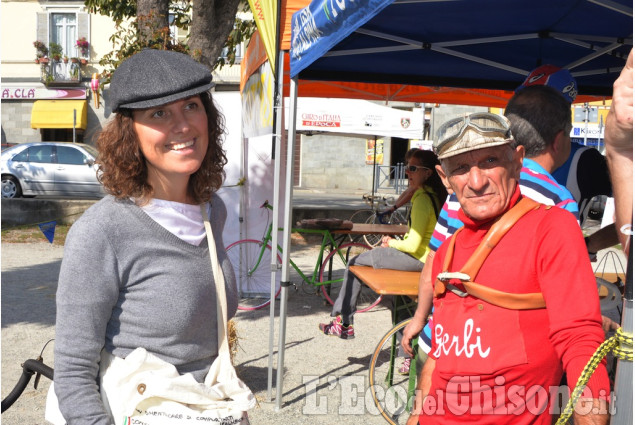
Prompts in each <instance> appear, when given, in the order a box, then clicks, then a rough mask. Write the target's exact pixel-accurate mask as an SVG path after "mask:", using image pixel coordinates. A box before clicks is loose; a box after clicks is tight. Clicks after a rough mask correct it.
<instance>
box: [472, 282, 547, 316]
mask: <svg viewBox="0 0 635 425" xmlns="http://www.w3.org/2000/svg"><path fill="white" fill-rule="evenodd" d="M462 283H463V286H464V287H465V291H466V292H467V293H468V294H470V295H471V296H473V297H476V298H480V299H482V300H483V301H487V302H488V303H490V304H494V305H497V306H499V307H504V308H508V309H510V310H531V309H534V308H545V298H544V297H543V296H542V293H541V292H531V293H525V294H513V293H510V292H503V291H499V290H496V289H493V288H490V287H488V286H485V285H481V284H479V283H476V282H471V281H470V282H462Z"/></svg>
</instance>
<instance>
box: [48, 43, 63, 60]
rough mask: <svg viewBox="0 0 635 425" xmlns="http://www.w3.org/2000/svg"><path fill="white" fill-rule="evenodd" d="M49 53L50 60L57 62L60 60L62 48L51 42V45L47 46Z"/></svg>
mask: <svg viewBox="0 0 635 425" xmlns="http://www.w3.org/2000/svg"><path fill="white" fill-rule="evenodd" d="M49 53H50V54H51V59H53V60H54V61H59V60H60V59H62V54H63V53H64V49H62V46H61V45H60V44H57V43H53V42H52V43H51V44H49Z"/></svg>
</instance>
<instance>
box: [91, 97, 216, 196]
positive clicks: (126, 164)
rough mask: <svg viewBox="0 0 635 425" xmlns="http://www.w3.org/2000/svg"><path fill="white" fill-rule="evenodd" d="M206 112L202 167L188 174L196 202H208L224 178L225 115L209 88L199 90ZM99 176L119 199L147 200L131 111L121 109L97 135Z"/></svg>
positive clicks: (143, 162) (142, 161)
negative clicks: (205, 148)
mask: <svg viewBox="0 0 635 425" xmlns="http://www.w3.org/2000/svg"><path fill="white" fill-rule="evenodd" d="M200 97H201V101H202V102H203V105H204V107H205V112H207V129H208V132H209V143H208V146H207V152H206V154H205V157H204V158H203V162H202V163H201V167H200V168H199V169H198V170H197V171H196V172H195V173H194V174H192V175H191V176H190V181H189V184H188V192H189V195H190V196H191V197H192V198H193V199H194V201H195V202H197V203H203V202H207V201H209V200H210V199H211V197H212V193H214V192H215V191H217V190H218V189H219V188H220V186H221V184H222V183H223V181H224V180H225V171H224V167H225V164H227V157H226V156H225V151H224V150H223V146H222V143H221V142H222V140H221V139H222V136H223V135H224V134H225V118H224V117H223V115H222V114H221V113H220V112H219V110H218V108H216V105H215V104H214V101H213V99H212V96H211V94H210V93H209V92H205V93H202V94H200ZM97 150H98V151H99V156H98V157H97V161H96V163H97V165H98V168H99V171H98V176H99V180H100V182H101V183H102V184H103V186H104V189H105V190H106V191H107V192H108V193H110V194H112V195H113V196H115V197H116V198H118V199H125V198H131V197H132V198H136V199H137V200H139V201H141V202H142V203H143V202H144V201H148V200H149V199H150V198H151V197H152V194H153V192H154V190H153V188H152V186H151V185H150V184H149V183H148V167H147V164H146V160H145V157H144V156H143V153H142V152H141V148H140V147H139V139H138V138H137V133H136V132H135V130H134V127H133V119H132V111H131V110H129V109H128V110H120V111H119V112H118V113H117V114H116V115H115V117H114V119H112V120H111V121H110V122H108V124H106V126H105V127H104V129H103V130H102V132H101V133H100V134H99V137H98V138H97Z"/></svg>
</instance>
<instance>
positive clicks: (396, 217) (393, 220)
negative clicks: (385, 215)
mask: <svg viewBox="0 0 635 425" xmlns="http://www.w3.org/2000/svg"><path fill="white" fill-rule="evenodd" d="M389 223H390V224H408V219H407V218H406V217H405V215H403V214H402V213H401V212H400V211H399V210H397V211H395V212H394V213H392V214H391V215H390V220H389Z"/></svg>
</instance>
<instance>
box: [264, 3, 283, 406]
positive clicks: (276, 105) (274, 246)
mask: <svg viewBox="0 0 635 425" xmlns="http://www.w3.org/2000/svg"><path fill="white" fill-rule="evenodd" d="M281 13H282V1H276V28H275V31H276V50H275V53H274V54H275V55H276V56H277V57H276V58H275V60H276V62H277V63H275V66H274V88H273V132H274V134H273V140H272V141H271V142H272V146H271V159H273V160H274V178H273V179H274V183H273V207H274V209H273V218H272V221H271V223H272V225H273V231H272V232H271V233H272V238H271V291H270V298H269V299H270V303H269V366H268V368H267V401H271V394H272V383H273V334H274V320H275V317H276V279H277V274H278V263H277V258H278V255H277V254H278V217H279V215H278V207H279V206H280V168H281V167H280V159H279V158H278V157H279V156H280V155H279V154H278V153H279V152H280V148H281V145H282V103H283V102H282V93H283V91H282V89H283V77H284V72H283V71H284V52H283V51H282V50H281V49H280V34H281V25H280V14H281ZM271 59H272V58H269V62H270V63H271Z"/></svg>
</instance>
